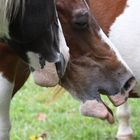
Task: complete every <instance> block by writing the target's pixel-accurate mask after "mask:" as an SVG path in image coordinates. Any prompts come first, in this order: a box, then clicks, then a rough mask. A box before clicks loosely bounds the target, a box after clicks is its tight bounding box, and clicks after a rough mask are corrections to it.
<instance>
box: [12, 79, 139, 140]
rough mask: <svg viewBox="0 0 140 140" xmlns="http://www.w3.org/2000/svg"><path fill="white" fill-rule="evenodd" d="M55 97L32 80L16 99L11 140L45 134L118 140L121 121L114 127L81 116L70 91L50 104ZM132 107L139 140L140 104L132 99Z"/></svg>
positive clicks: (65, 139) (70, 139) (61, 139)
mask: <svg viewBox="0 0 140 140" xmlns="http://www.w3.org/2000/svg"><path fill="white" fill-rule="evenodd" d="M53 95H54V94H53V93H51V91H50V90H49V89H47V88H40V87H38V86H36V85H35V84H33V81H32V80H31V79H29V80H28V82H27V83H26V84H25V85H24V87H23V88H22V89H21V90H20V91H19V92H18V93H17V94H16V95H15V97H14V98H13V100H12V104H11V121H12V126H13V127H12V130H11V140H29V138H30V136H32V135H39V134H41V133H44V132H46V133H47V140H114V137H115V135H116V132H117V121H115V123H114V124H113V125H110V124H108V123H107V122H106V121H102V120H98V119H95V118H88V117H83V116H81V115H80V113H79V102H78V101H76V100H74V99H73V98H72V97H71V96H70V95H69V94H68V93H67V92H65V94H63V95H62V96H60V97H59V98H58V99H57V100H55V101H52V102H49V101H50V99H51V98H52V96H53ZM106 99H107V98H104V100H106ZM47 101H48V102H49V104H47ZM130 104H131V112H132V114H133V115H132V116H133V117H131V125H132V127H133V130H134V135H135V137H136V139H135V140H138V139H140V138H139V135H140V127H139V126H140V119H139V116H140V108H139V106H138V105H140V102H139V101H138V100H131V101H130ZM109 106H110V107H111V108H112V109H113V110H114V113H115V108H114V107H113V106H112V105H111V104H110V103H109ZM39 113H45V114H46V119H45V120H42V121H39V120H38V119H37V115H38V114H39Z"/></svg>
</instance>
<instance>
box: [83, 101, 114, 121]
mask: <svg viewBox="0 0 140 140" xmlns="http://www.w3.org/2000/svg"><path fill="white" fill-rule="evenodd" d="M80 112H81V114H82V115H84V116H88V117H96V118H100V119H103V120H107V121H108V122H109V123H114V117H113V113H112V111H111V109H110V108H109V107H107V106H106V105H105V104H104V103H103V102H99V101H97V100H87V101H86V102H84V103H81V106H80Z"/></svg>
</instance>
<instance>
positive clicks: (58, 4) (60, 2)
mask: <svg viewBox="0 0 140 140" xmlns="http://www.w3.org/2000/svg"><path fill="white" fill-rule="evenodd" d="M56 7H57V10H59V11H60V12H61V11H62V10H63V7H64V0H57V1H56Z"/></svg>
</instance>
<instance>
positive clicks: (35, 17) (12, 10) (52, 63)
mask: <svg viewBox="0 0 140 140" xmlns="http://www.w3.org/2000/svg"><path fill="white" fill-rule="evenodd" d="M0 40H1V41H3V42H4V43H7V44H8V45H9V46H10V47H11V48H12V50H14V51H15V52H16V53H17V54H18V55H19V56H20V57H21V58H22V59H23V60H24V61H25V62H26V63H28V64H29V65H30V67H31V70H32V71H33V72H34V71H37V72H36V73H39V74H37V75H40V73H41V71H42V70H45V69H47V67H48V68H49V67H51V68H50V69H52V70H53V71H55V73H53V74H55V76H54V77H52V79H53V82H54V83H52V84H51V85H52V86H53V85H56V84H57V83H58V81H59V77H61V76H62V75H63V74H64V71H65V68H66V65H67V62H68V59H69V49H68V47H67V45H66V42H65V39H64V36H63V32H62V29H61V25H60V22H59V19H58V16H57V12H56V6H55V2H54V0H40V1H38V0H22V1H21V0H1V1H0ZM33 76H35V77H36V74H33ZM50 78H51V77H50ZM36 80H37V79H36V78H35V82H36V83H37V82H39V81H36ZM46 84H47V83H46ZM49 86H50V84H49Z"/></svg>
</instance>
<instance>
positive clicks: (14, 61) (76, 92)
mask: <svg viewBox="0 0 140 140" xmlns="http://www.w3.org/2000/svg"><path fill="white" fill-rule="evenodd" d="M92 2H93V1H89V0H87V1H85V0H81V1H79V0H67V1H66V0H57V2H56V4H57V10H58V14H59V18H60V20H61V24H62V25H63V30H64V35H65V38H66V41H67V44H68V46H69V48H70V60H69V63H68V65H67V68H66V72H65V74H64V76H63V77H61V79H60V82H59V83H60V85H61V86H63V87H64V88H65V89H67V90H68V91H69V92H70V93H71V95H72V96H74V97H75V98H77V99H78V100H80V102H81V107H80V110H81V113H82V114H83V115H86V116H92V117H98V118H101V119H106V120H108V121H109V122H110V123H112V122H113V116H112V113H111V110H110V109H109V108H108V107H107V106H106V105H105V103H103V101H102V100H101V98H100V92H101V93H103V94H105V95H107V96H108V97H109V99H110V100H111V102H112V103H113V104H114V105H115V106H118V105H120V104H122V103H124V102H125V101H126V99H127V97H128V93H129V91H131V90H132V89H133V87H134V84H135V79H134V77H133V74H132V72H131V70H130V69H129V67H128V66H127V64H126V63H125V62H124V61H123V59H122V58H121V56H120V55H119V52H118V51H117V49H116V48H115V46H114V45H113V44H112V43H111V41H110V40H109V38H108V37H107V36H106V35H105V33H104V32H103V30H102V29H101V27H100V26H99V24H98V22H97V21H96V20H95V18H94V12H93V11H92V8H93V5H94V3H92ZM0 52H1V55H0V56H1V57H2V59H0V60H1V61H0V71H1V77H0V78H1V80H0V84H1V85H0V86H1V87H3V88H1V89H0V93H2V94H0V124H1V125H0V140H7V139H9V130H10V119H9V109H10V100H11V96H12V95H14V94H15V93H16V91H17V90H19V89H20V87H21V86H22V85H23V84H24V82H25V81H26V79H27V77H28V76H29V73H30V71H29V66H28V65H27V64H26V63H24V62H23V61H22V60H21V59H20V58H19V57H18V56H17V55H16V54H15V53H14V51H13V50H11V49H10V47H9V46H7V45H6V44H5V43H1V44H0ZM46 70H48V69H46ZM49 72H50V71H49V70H48V71H44V73H45V74H46V75H47V76H48V77H47V78H46V77H45V81H44V79H42V78H41V79H40V76H37V78H38V80H39V81H40V82H41V85H43V86H45V84H46V80H49ZM51 72H52V71H51ZM46 85H47V84H46Z"/></svg>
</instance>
